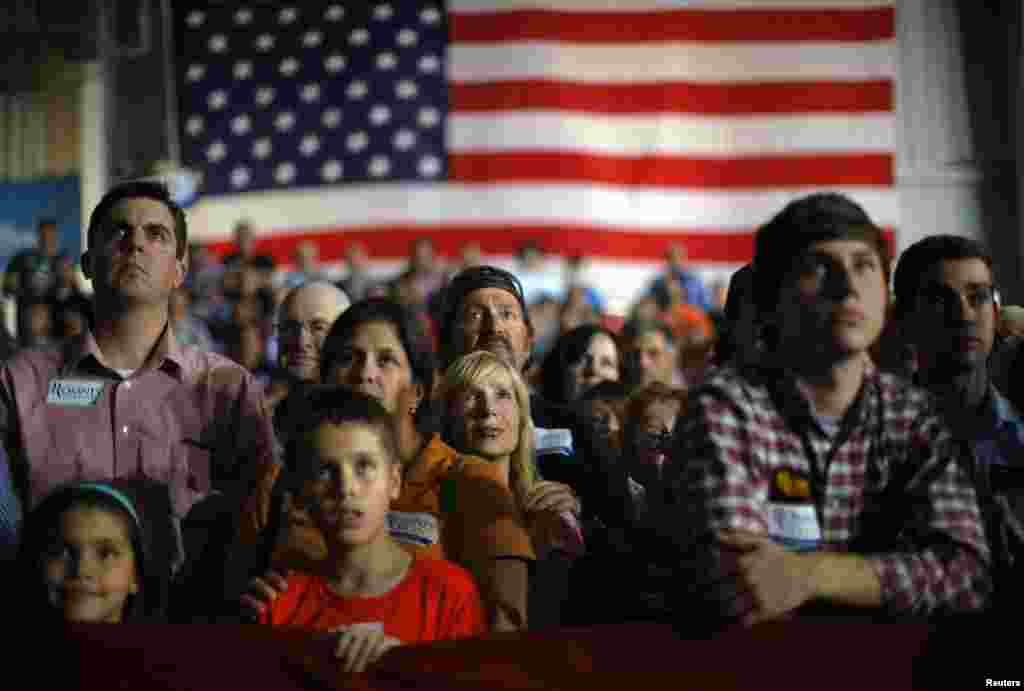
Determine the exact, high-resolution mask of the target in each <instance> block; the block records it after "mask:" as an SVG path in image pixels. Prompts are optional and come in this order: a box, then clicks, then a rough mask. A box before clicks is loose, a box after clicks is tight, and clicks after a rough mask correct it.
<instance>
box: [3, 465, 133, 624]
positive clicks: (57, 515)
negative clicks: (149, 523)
mask: <svg viewBox="0 0 1024 691" xmlns="http://www.w3.org/2000/svg"><path fill="white" fill-rule="evenodd" d="M147 566H148V564H147V548H146V538H145V531H144V530H143V523H142V520H141V518H140V516H139V512H138V509H137V508H136V506H135V503H134V502H133V501H132V500H131V499H130V498H129V497H128V495H127V494H126V493H124V492H122V491H121V490H119V489H117V488H115V487H113V486H112V485H110V484H107V483H100V482H81V483H76V484H73V485H68V486H65V487H62V488H60V489H57V490H55V491H54V492H53V493H51V494H50V495H48V496H47V497H46V498H45V499H43V501H42V502H40V503H39V505H38V506H36V508H35V509H33V510H32V512H31V513H30V514H29V515H28V517H27V518H26V519H25V524H24V530H23V533H22V541H21V545H20V549H19V555H18V567H19V568H18V572H19V574H20V577H21V578H22V579H23V583H25V585H26V590H25V591H23V592H25V593H26V595H27V597H26V598H25V600H24V603H25V606H26V607H27V608H28V609H30V610H31V612H29V613H27V614H31V615H33V616H35V617H36V618H38V615H39V613H40V612H43V613H46V618H52V619H53V620H63V621H69V622H95V623H120V622H126V621H138V620H141V619H143V618H145V617H146V614H147V611H146V603H145V598H144V596H143V591H144V583H145V579H146V577H147Z"/></svg>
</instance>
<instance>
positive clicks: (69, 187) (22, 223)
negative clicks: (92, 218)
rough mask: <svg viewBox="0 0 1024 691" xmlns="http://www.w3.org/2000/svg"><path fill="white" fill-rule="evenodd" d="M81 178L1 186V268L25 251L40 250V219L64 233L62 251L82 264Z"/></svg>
mask: <svg viewBox="0 0 1024 691" xmlns="http://www.w3.org/2000/svg"><path fill="white" fill-rule="evenodd" d="M80 194H81V193H80V185H79V179H78V176H77V175H69V176H68V177H63V178H54V179H50V180H39V181H36V182H6V183H0V268H3V267H6V266H7V262H8V261H10V259H11V257H13V256H14V255H16V254H17V253H18V252H21V251H22V250H24V249H28V248H30V247H35V246H36V226H37V225H38V223H39V220H40V219H43V218H52V219H55V220H56V221H57V227H58V228H59V229H60V248H61V250H62V251H63V252H64V253H65V254H66V255H67V256H69V257H71V258H72V259H74V260H75V261H76V262H77V261H78V257H79V255H80V254H81V251H82V209H81V196H80Z"/></svg>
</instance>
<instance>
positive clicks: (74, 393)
mask: <svg viewBox="0 0 1024 691" xmlns="http://www.w3.org/2000/svg"><path fill="white" fill-rule="evenodd" d="M104 386H105V384H104V383H103V382H101V381H96V380H94V379H93V380H90V379H52V380H51V381H50V385H49V386H48V387H47V389H46V402H47V403H49V404H51V405H71V406H80V407H84V406H90V405H96V401H98V400H100V395H101V394H102V393H103V387H104Z"/></svg>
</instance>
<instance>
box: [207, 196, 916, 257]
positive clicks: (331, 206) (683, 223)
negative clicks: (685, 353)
mask: <svg viewBox="0 0 1024 691" xmlns="http://www.w3.org/2000/svg"><path fill="white" fill-rule="evenodd" d="M811 191H812V190H811V189H790V190H781V189H769V190H761V191H756V192H755V191H738V192H733V191H705V190H680V191H666V190H664V189H649V188H620V187H606V186H600V185H589V186H588V185H510V184H503V185H500V186H493V185H456V184H449V185H397V186H396V185H373V186H346V187H333V188H318V189H316V190H293V191H283V192H266V193H256V194H246V195H240V196H239V197H230V198H228V199H225V200H223V201H221V200H219V199H217V198H205V199H203V200H202V201H201V202H199V204H197V205H196V206H195V207H194V208H193V209H192V210H191V211H190V216H191V218H190V222H191V224H192V227H193V229H194V233H193V234H194V236H195V238H196V239H197V240H201V241H203V242H209V241H214V240H219V239H226V238H227V237H229V236H230V232H231V229H232V227H233V226H234V224H235V223H236V222H237V221H238V219H239V218H240V217H241V216H240V214H241V213H242V211H241V209H240V206H239V201H242V202H243V204H244V214H245V216H246V217H249V218H253V219H258V223H259V227H260V229H261V231H263V232H266V233H274V234H281V235H288V234H291V233H301V232H309V231H311V230H316V229H319V228H337V227H345V228H359V227H362V226H366V227H380V226H389V225H395V226H407V227H415V226H417V225H434V224H444V225H452V226H457V225H458V224H481V223H483V224H488V225H495V226H500V225H501V224H503V223H504V224H510V225H522V224H529V223H536V224H537V225H546V224H565V225H570V226H585V225H589V226H593V227H598V228H608V229H610V230H614V229H615V228H616V227H625V228H634V229H645V230H648V231H650V232H652V233H657V232H673V233H676V232H705V231H706V232H712V233H714V232H716V231H720V230H728V229H740V230H748V229H750V228H753V227H756V226H758V225H760V224H762V223H764V222H765V221H767V220H768V219H769V218H771V217H772V216H773V215H774V214H775V213H777V212H778V211H779V210H780V209H781V208H782V207H783V206H784V205H785V204H786V203H787V202H789V201H791V200H792V199H794V198H796V197H798V196H802V195H804V194H807V193H809V192H811ZM835 191H837V192H840V193H843V194H848V195H849V196H850V197H852V198H853V199H855V200H856V201H857V202H859V203H860V204H861V205H863V206H864V208H865V210H866V211H867V212H868V214H870V215H871V217H872V219H873V220H874V221H875V222H876V223H878V224H879V225H882V226H896V225H898V221H899V197H898V195H897V193H896V191H895V190H894V189H893V188H888V187H860V188H845V189H844V188H836V189H835ZM481 240H483V238H481ZM626 254H628V253H626Z"/></svg>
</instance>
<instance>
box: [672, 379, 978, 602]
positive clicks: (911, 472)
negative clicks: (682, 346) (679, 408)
mask: <svg viewBox="0 0 1024 691" xmlns="http://www.w3.org/2000/svg"><path fill="white" fill-rule="evenodd" d="M680 425H681V427H680V429H679V436H678V447H677V450H678V453H677V454H676V455H675V462H674V467H673V468H670V469H668V472H667V478H666V479H667V481H668V483H669V485H668V489H669V494H670V495H671V496H674V498H675V501H673V502H672V504H674V505H675V506H676V507H678V509H679V510H682V512H683V513H684V515H685V516H686V517H687V523H688V524H689V525H688V528H691V529H694V530H695V531H696V532H695V533H694V534H693V535H692V536H693V537H695V538H699V537H707V536H709V535H710V534H711V533H712V532H714V531H718V530H724V529H733V530H746V531H754V532H760V533H766V532H767V531H768V521H767V515H766V508H767V504H768V502H769V501H770V498H771V488H772V481H773V477H775V474H776V472H777V471H779V470H790V471H792V472H793V475H794V476H799V477H806V478H810V485H811V486H812V489H813V491H812V493H811V495H812V498H811V501H813V503H814V504H815V507H816V511H817V516H818V523H819V526H820V529H821V538H822V539H821V543H820V548H821V549H826V550H833V551H857V552H859V553H863V554H864V555H865V556H866V557H867V558H868V559H869V560H870V563H871V565H872V566H873V567H874V569H875V572H876V573H877V574H878V577H879V580H880V581H881V586H882V600H883V604H884V606H885V608H886V609H887V610H889V611H891V612H901V613H912V614H927V613H932V612H937V611H970V610H977V609H980V608H982V607H983V606H984V605H985V604H986V601H987V598H988V594H989V591H990V589H991V581H990V575H989V569H988V564H989V558H990V555H989V547H988V544H987V542H986V540H985V535H984V529H983V527H982V519H981V515H980V512H979V509H978V502H977V497H976V495H975V491H974V486H973V482H972V480H971V474H972V472H973V470H972V468H973V458H972V456H971V454H970V450H969V448H967V447H965V446H964V445H962V444H960V443H958V442H956V441H954V440H953V438H952V437H951V435H950V432H949V431H948V430H947V428H946V426H945V425H944V424H943V422H942V421H941V419H940V417H939V415H938V414H937V412H936V409H935V407H934V404H933V403H932V399H931V398H930V396H929V394H927V393H926V392H925V391H924V390H922V389H919V388H916V387H914V386H912V385H910V384H908V383H906V382H903V381H901V380H899V379H897V378H895V377H893V376H892V375H889V374H884V373H879V372H875V371H871V372H869V373H868V374H867V375H866V376H865V380H864V385H863V386H862V388H861V392H860V394H859V395H858V398H857V400H856V402H855V403H854V405H853V406H851V408H850V409H849V411H848V412H847V414H846V416H845V418H844V420H843V427H846V428H847V429H848V434H846V435H844V434H843V433H840V434H839V435H837V436H836V437H835V438H834V439H833V438H832V437H829V436H828V435H827V434H826V433H825V432H824V431H823V430H822V429H821V427H820V426H819V425H818V424H817V422H816V420H815V418H814V416H813V414H812V413H811V407H810V404H809V403H808V401H807V399H806V398H805V397H804V396H803V395H802V394H800V393H799V391H798V389H797V388H796V386H795V384H794V383H793V381H792V380H791V379H790V378H788V377H785V376H782V375H781V373H780V371H779V370H768V369H762V370H756V371H755V370H750V371H746V372H744V373H743V374H740V373H739V372H737V371H736V370H734V369H730V368H723V369H721V370H719V371H718V372H716V373H714V374H712V375H711V376H710V377H709V378H708V379H707V380H706V381H705V384H704V385H703V386H701V387H700V388H699V389H697V390H696V391H695V392H694V393H693V394H692V395H691V398H690V403H689V409H688V413H687V415H686V417H685V419H684V420H682V421H681V422H680ZM834 443H838V446H837V447H836V448H834V449H833V448H832V447H833V444H834ZM811 450H813V458H812V454H811ZM880 508H881V509H884V511H882V512H881V513H880V512H879V509H880ZM902 510H906V513H905V514H903V513H900V511H902ZM879 516H882V517H883V519H882V520H881V521H878V520H877V517H879ZM879 527H881V530H879ZM687 532H689V531H687ZM868 533H875V534H874V535H870V534H868ZM879 533H880V534H879ZM869 538H871V539H874V542H871V541H870V540H869ZM868 545H873V546H871V547H869V546H868Z"/></svg>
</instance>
